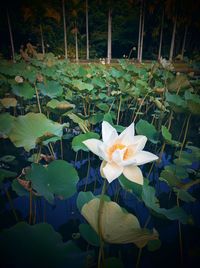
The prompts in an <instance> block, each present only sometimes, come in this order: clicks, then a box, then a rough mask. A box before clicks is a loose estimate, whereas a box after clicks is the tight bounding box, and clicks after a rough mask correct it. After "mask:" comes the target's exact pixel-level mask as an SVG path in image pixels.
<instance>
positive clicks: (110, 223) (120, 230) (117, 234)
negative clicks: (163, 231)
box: [81, 198, 158, 247]
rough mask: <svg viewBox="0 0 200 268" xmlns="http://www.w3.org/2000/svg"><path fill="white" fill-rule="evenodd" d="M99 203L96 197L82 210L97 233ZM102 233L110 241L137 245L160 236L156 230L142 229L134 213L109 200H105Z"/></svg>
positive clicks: (104, 238) (102, 214)
mask: <svg viewBox="0 0 200 268" xmlns="http://www.w3.org/2000/svg"><path fill="white" fill-rule="evenodd" d="M99 204H100V200H99V199H98V198H94V199H93V200H91V201H90V202H88V203H86V204H85V205H84V206H83V208H82V210H81V214H82V215H83V216H84V217H85V218H86V220H87V221H88V222H89V223H90V225H91V226H92V227H93V229H94V230H95V231H96V232H97V233H99V228H98V219H99ZM101 233H102V238H103V240H104V241H106V242H108V243H112V244H127V243H134V244H136V246H137V247H144V246H145V245H146V244H147V243H148V241H149V240H154V239H157V238H158V234H157V232H156V231H154V232H150V231H149V230H147V229H141V228H140V224H139V222H138V220H137V218H136V217H135V216H134V215H132V214H130V213H128V212H127V211H125V210H124V209H123V208H121V207H120V206H119V205H118V204H117V203H115V202H107V201H104V203H103V208H102V213H101Z"/></svg>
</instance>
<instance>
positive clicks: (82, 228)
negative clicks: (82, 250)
mask: <svg viewBox="0 0 200 268" xmlns="http://www.w3.org/2000/svg"><path fill="white" fill-rule="evenodd" d="M79 232H80V234H81V235H82V237H83V238H84V239H85V240H86V241H87V242H88V243H89V244H90V245H92V246H96V247H99V245H100V240H99V237H98V235H97V233H96V232H95V231H94V230H93V229H92V227H91V226H90V225H89V224H84V223H82V224H80V225H79Z"/></svg>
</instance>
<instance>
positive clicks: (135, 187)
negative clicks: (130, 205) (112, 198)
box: [119, 175, 142, 198]
mask: <svg viewBox="0 0 200 268" xmlns="http://www.w3.org/2000/svg"><path fill="white" fill-rule="evenodd" d="M119 183H120V184H121V186H122V187H123V188H124V189H125V190H127V191H129V192H131V193H133V194H135V195H136V196H137V197H139V198H141V196H142V185H140V184H138V183H135V182H132V181H130V180H128V179H127V178H126V177H125V176H124V175H121V176H120V177H119Z"/></svg>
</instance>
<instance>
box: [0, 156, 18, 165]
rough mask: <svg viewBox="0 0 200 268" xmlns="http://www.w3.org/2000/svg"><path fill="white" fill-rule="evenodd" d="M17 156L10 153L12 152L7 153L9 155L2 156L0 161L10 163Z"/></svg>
mask: <svg viewBox="0 0 200 268" xmlns="http://www.w3.org/2000/svg"><path fill="white" fill-rule="evenodd" d="M15 158H16V157H15V156H14V155H10V154H7V155H4V156H2V157H1V158H0V161H2V162H4V163H10V162H12V161H14V160H15Z"/></svg>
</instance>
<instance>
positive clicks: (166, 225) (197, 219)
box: [1, 141, 200, 268]
mask: <svg viewBox="0 0 200 268" xmlns="http://www.w3.org/2000/svg"><path fill="white" fill-rule="evenodd" d="M8 144H9V147H10V152H11V153H12V151H13V154H14V155H16V156H17V161H18V165H17V166H16V167H15V168H16V169H17V172H20V170H21V168H23V167H25V166H26V165H28V164H29V165H30V163H28V162H27V161H26V159H27V157H28V155H26V154H24V152H23V151H21V150H17V151H16V148H14V147H13V148H12V145H11V144H10V143H9V142H8V141H6V142H4V144H2V149H3V150H6V148H7V146H8ZM66 152H67V153H66V154H64V155H66V159H65V160H67V161H68V162H71V163H72V164H73V165H74V167H75V168H76V170H77V171H78V173H79V178H80V181H79V183H78V185H77V191H78V192H79V191H82V190H84V187H85V183H86V182H87V191H92V192H93V193H94V194H95V195H98V194H100V193H101V188H102V178H101V176H100V173H99V163H100V162H99V161H97V159H96V158H95V157H94V156H91V157H90V161H91V167H90V169H89V173H88V176H87V167H88V158H87V154H84V153H83V154H82V155H79V156H78V159H77V161H76V163H75V162H74V160H70V159H74V158H75V155H74V154H73V153H72V152H70V153H69V150H68V148H66ZM170 161H171V155H170V154H167V153H164V154H163V157H162V162H161V164H160V165H159V166H157V167H156V168H155V169H154V170H153V172H152V174H151V175H150V176H149V180H150V182H151V183H153V184H154V186H155V189H156V194H157V195H159V199H160V204H161V206H163V207H166V205H167V204H168V203H169V198H168V196H169V192H170V188H169V187H168V186H167V185H166V183H164V182H161V181H159V180H158V176H159V172H160V170H161V169H162V168H163V166H166V165H168V164H169V163H170ZM198 165H199V164H198V163H193V168H196V169H198V168H199V166H198ZM142 169H143V174H144V176H145V175H146V176H147V173H148V168H144V167H143V168H142ZM9 186H10V183H9V182H7V183H6V187H8V188H9ZM116 191H119V202H118V203H119V204H120V205H121V206H122V207H125V208H126V209H127V210H128V211H129V212H130V213H133V214H134V215H136V217H137V218H138V220H139V222H140V225H141V227H144V225H145V223H146V222H147V219H148V218H149V216H150V211H149V209H148V208H147V207H146V206H145V205H144V203H143V202H141V201H139V200H138V199H137V197H135V196H134V195H133V194H130V193H128V192H126V191H124V190H123V189H122V188H121V187H120V184H119V182H118V180H115V181H114V182H112V183H111V184H110V185H109V187H108V190H107V193H106V194H107V195H109V196H110V197H111V199H112V200H113V199H114V198H115V194H116ZM191 193H192V194H193V196H194V197H199V186H194V187H192V189H191ZM12 194H13V202H14V207H15V209H16V211H17V212H18V215H19V218H20V220H27V221H28V215H29V197H17V196H16V195H15V194H14V193H12ZM77 195H78V194H75V195H74V196H72V197H71V198H69V199H67V200H59V199H58V198H56V199H55V204H54V205H50V204H49V203H48V202H47V201H45V200H44V199H43V198H40V199H39V200H38V201H37V203H36V204H37V213H36V223H39V222H46V223H49V224H51V225H52V226H53V227H54V229H55V230H56V231H58V232H60V233H61V234H62V237H63V240H64V241H68V240H70V239H73V238H74V234H76V233H78V232H79V228H78V226H79V224H80V223H82V222H85V220H84V219H83V217H82V216H81V215H80V212H79V211H78V209H77V206H76V198H77ZM171 198H172V200H173V195H172V197H171ZM3 201H5V196H3V199H2V202H3ZM2 202H1V204H3V203H2ZM184 209H185V210H186V211H187V212H188V213H189V214H191V216H192V217H193V224H192V225H181V230H182V242H183V256H184V264H183V265H182V267H198V262H199V261H200V254H199V253H200V242H199V237H200V213H199V212H200V202H199V201H195V202H192V203H188V204H184ZM44 211H45V213H44ZM14 224H15V222H14V219H13V216H12V213H11V211H10V204H9V203H6V205H5V207H4V206H3V205H2V206H1V228H8V227H10V226H12V225H14ZM147 228H149V229H152V228H156V230H157V231H158V233H159V238H160V240H161V241H162V245H161V248H160V249H159V250H158V251H155V252H149V251H148V250H147V249H146V248H144V249H143V252H142V257H141V262H140V267H148V268H149V267H152V268H154V267H180V252H179V233H178V222H177V221H169V220H166V219H162V218H158V217H155V216H151V217H150V220H149V222H148V225H147ZM74 241H75V243H77V245H78V246H79V247H80V248H81V249H83V250H84V251H85V250H86V248H87V243H86V241H85V240H84V239H83V238H80V239H75V240H74ZM105 251H106V252H107V254H108V255H109V256H116V257H117V256H118V254H119V252H120V256H121V259H122V260H123V263H124V267H127V268H129V267H135V263H136V258H137V254H138V250H137V248H136V247H135V246H133V245H130V244H128V245H112V246H111V247H109V249H105ZM93 267H95V266H93Z"/></svg>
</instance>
